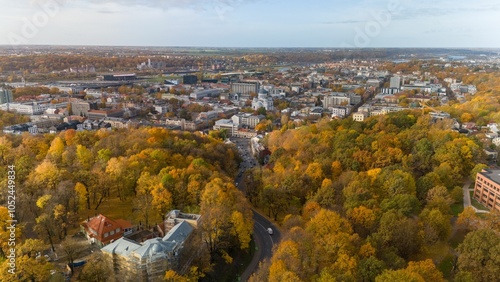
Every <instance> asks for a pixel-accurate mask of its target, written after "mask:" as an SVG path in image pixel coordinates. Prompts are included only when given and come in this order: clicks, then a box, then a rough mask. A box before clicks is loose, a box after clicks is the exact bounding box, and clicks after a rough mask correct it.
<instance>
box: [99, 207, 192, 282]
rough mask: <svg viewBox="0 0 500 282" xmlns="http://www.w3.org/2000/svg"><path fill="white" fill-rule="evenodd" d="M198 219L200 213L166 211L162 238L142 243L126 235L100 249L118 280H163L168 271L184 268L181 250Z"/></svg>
mask: <svg viewBox="0 0 500 282" xmlns="http://www.w3.org/2000/svg"><path fill="white" fill-rule="evenodd" d="M199 221H200V215H197V214H185V213H182V212H180V211H179V210H174V211H171V212H170V213H168V214H167V217H166V219H165V222H164V227H163V229H164V231H163V230H162V232H164V233H165V235H164V236H163V237H158V238H153V239H149V240H146V241H144V242H142V243H139V242H136V241H134V240H131V239H128V238H124V237H123V238H120V239H118V240H116V241H114V242H112V243H111V244H109V245H107V246H105V247H104V248H102V250H101V251H102V252H103V254H104V256H105V258H106V260H105V261H106V263H107V264H109V265H111V266H112V269H113V272H114V274H115V276H116V277H117V279H118V280H119V281H161V280H163V276H164V275H165V272H166V271H167V270H169V269H173V270H179V269H180V268H181V267H182V265H180V264H179V262H180V256H181V253H182V251H183V249H184V247H185V246H186V245H187V244H189V238H190V237H191V234H192V233H193V231H194V230H195V228H196V227H197V226H198V223H199Z"/></svg>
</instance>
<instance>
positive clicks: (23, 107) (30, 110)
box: [0, 102, 68, 115]
mask: <svg viewBox="0 0 500 282" xmlns="http://www.w3.org/2000/svg"><path fill="white" fill-rule="evenodd" d="M67 105H68V103H66V102H64V103H58V104H51V103H49V102H42V103H38V102H29V103H22V104H21V103H6V104H2V105H1V106H0V109H1V110H4V111H16V112H18V113H20V114H22V115H41V114H43V113H44V112H45V111H46V110H47V109H60V108H66V106H67Z"/></svg>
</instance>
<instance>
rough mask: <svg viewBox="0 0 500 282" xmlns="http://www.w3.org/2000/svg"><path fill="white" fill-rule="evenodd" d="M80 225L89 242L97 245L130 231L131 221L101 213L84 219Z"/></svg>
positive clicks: (110, 241)
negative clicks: (114, 218)
mask: <svg viewBox="0 0 500 282" xmlns="http://www.w3.org/2000/svg"><path fill="white" fill-rule="evenodd" d="M80 227H81V229H82V231H83V232H84V233H85V235H86V236H87V239H88V240H89V241H90V243H91V244H97V245H98V246H99V247H103V246H105V245H107V244H109V243H112V242H113V241H115V240H117V239H119V238H121V237H123V236H125V235H128V234H130V233H132V223H130V222H128V221H126V220H123V219H117V220H113V219H110V218H108V217H106V216H104V215H102V214H99V215H97V216H95V217H92V218H89V219H87V220H85V221H84V222H82V223H81V224H80Z"/></svg>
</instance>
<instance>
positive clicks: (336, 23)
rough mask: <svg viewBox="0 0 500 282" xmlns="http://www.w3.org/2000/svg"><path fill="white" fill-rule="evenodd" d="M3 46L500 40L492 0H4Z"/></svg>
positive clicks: (480, 43) (476, 43)
mask: <svg viewBox="0 0 500 282" xmlns="http://www.w3.org/2000/svg"><path fill="white" fill-rule="evenodd" d="M0 4H2V7H4V9H3V10H4V13H3V16H2V17H1V18H0V44H1V45H14V46H15V45H25V44H28V45H106V46H203V47H361V48H364V47H401V48H406V47H431V48H433V47H445V48H451V47H465V48H476V47H478V48H495V47H500V37H499V36H497V35H499V32H498V31H496V30H494V29H493V27H494V26H495V24H498V23H499V21H498V20H497V19H496V16H497V14H498V11H499V8H500V4H499V3H496V2H495V1H491V0H482V1H476V2H475V3H471V2H469V3H456V2H453V1H448V0H437V1H428V0H425V1H419V2H417V1H414V0H388V1H381V0H377V1H356V2H354V3H345V2H342V1H331V2H327V3H325V2H324V1H319V0H312V1H308V2H302V1H283V0H278V1H273V2H271V1H268V0H201V1H200V0H184V1H174V0H165V1H161V0H106V1H97V0H35V1H28V0H20V1H16V2H13V1H9V2H7V0H0Z"/></svg>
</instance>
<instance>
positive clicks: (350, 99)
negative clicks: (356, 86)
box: [321, 92, 361, 109]
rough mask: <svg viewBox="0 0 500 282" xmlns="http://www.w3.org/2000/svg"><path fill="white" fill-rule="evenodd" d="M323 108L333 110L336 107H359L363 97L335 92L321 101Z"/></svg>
mask: <svg viewBox="0 0 500 282" xmlns="http://www.w3.org/2000/svg"><path fill="white" fill-rule="evenodd" d="M321 102H322V103H323V108H325V109H327V108H331V107H335V106H349V105H357V104H359V103H360V102H361V96H359V95H355V94H346V93H341V92H333V93H330V94H328V95H326V96H325V97H323V99H322V100H321Z"/></svg>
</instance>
